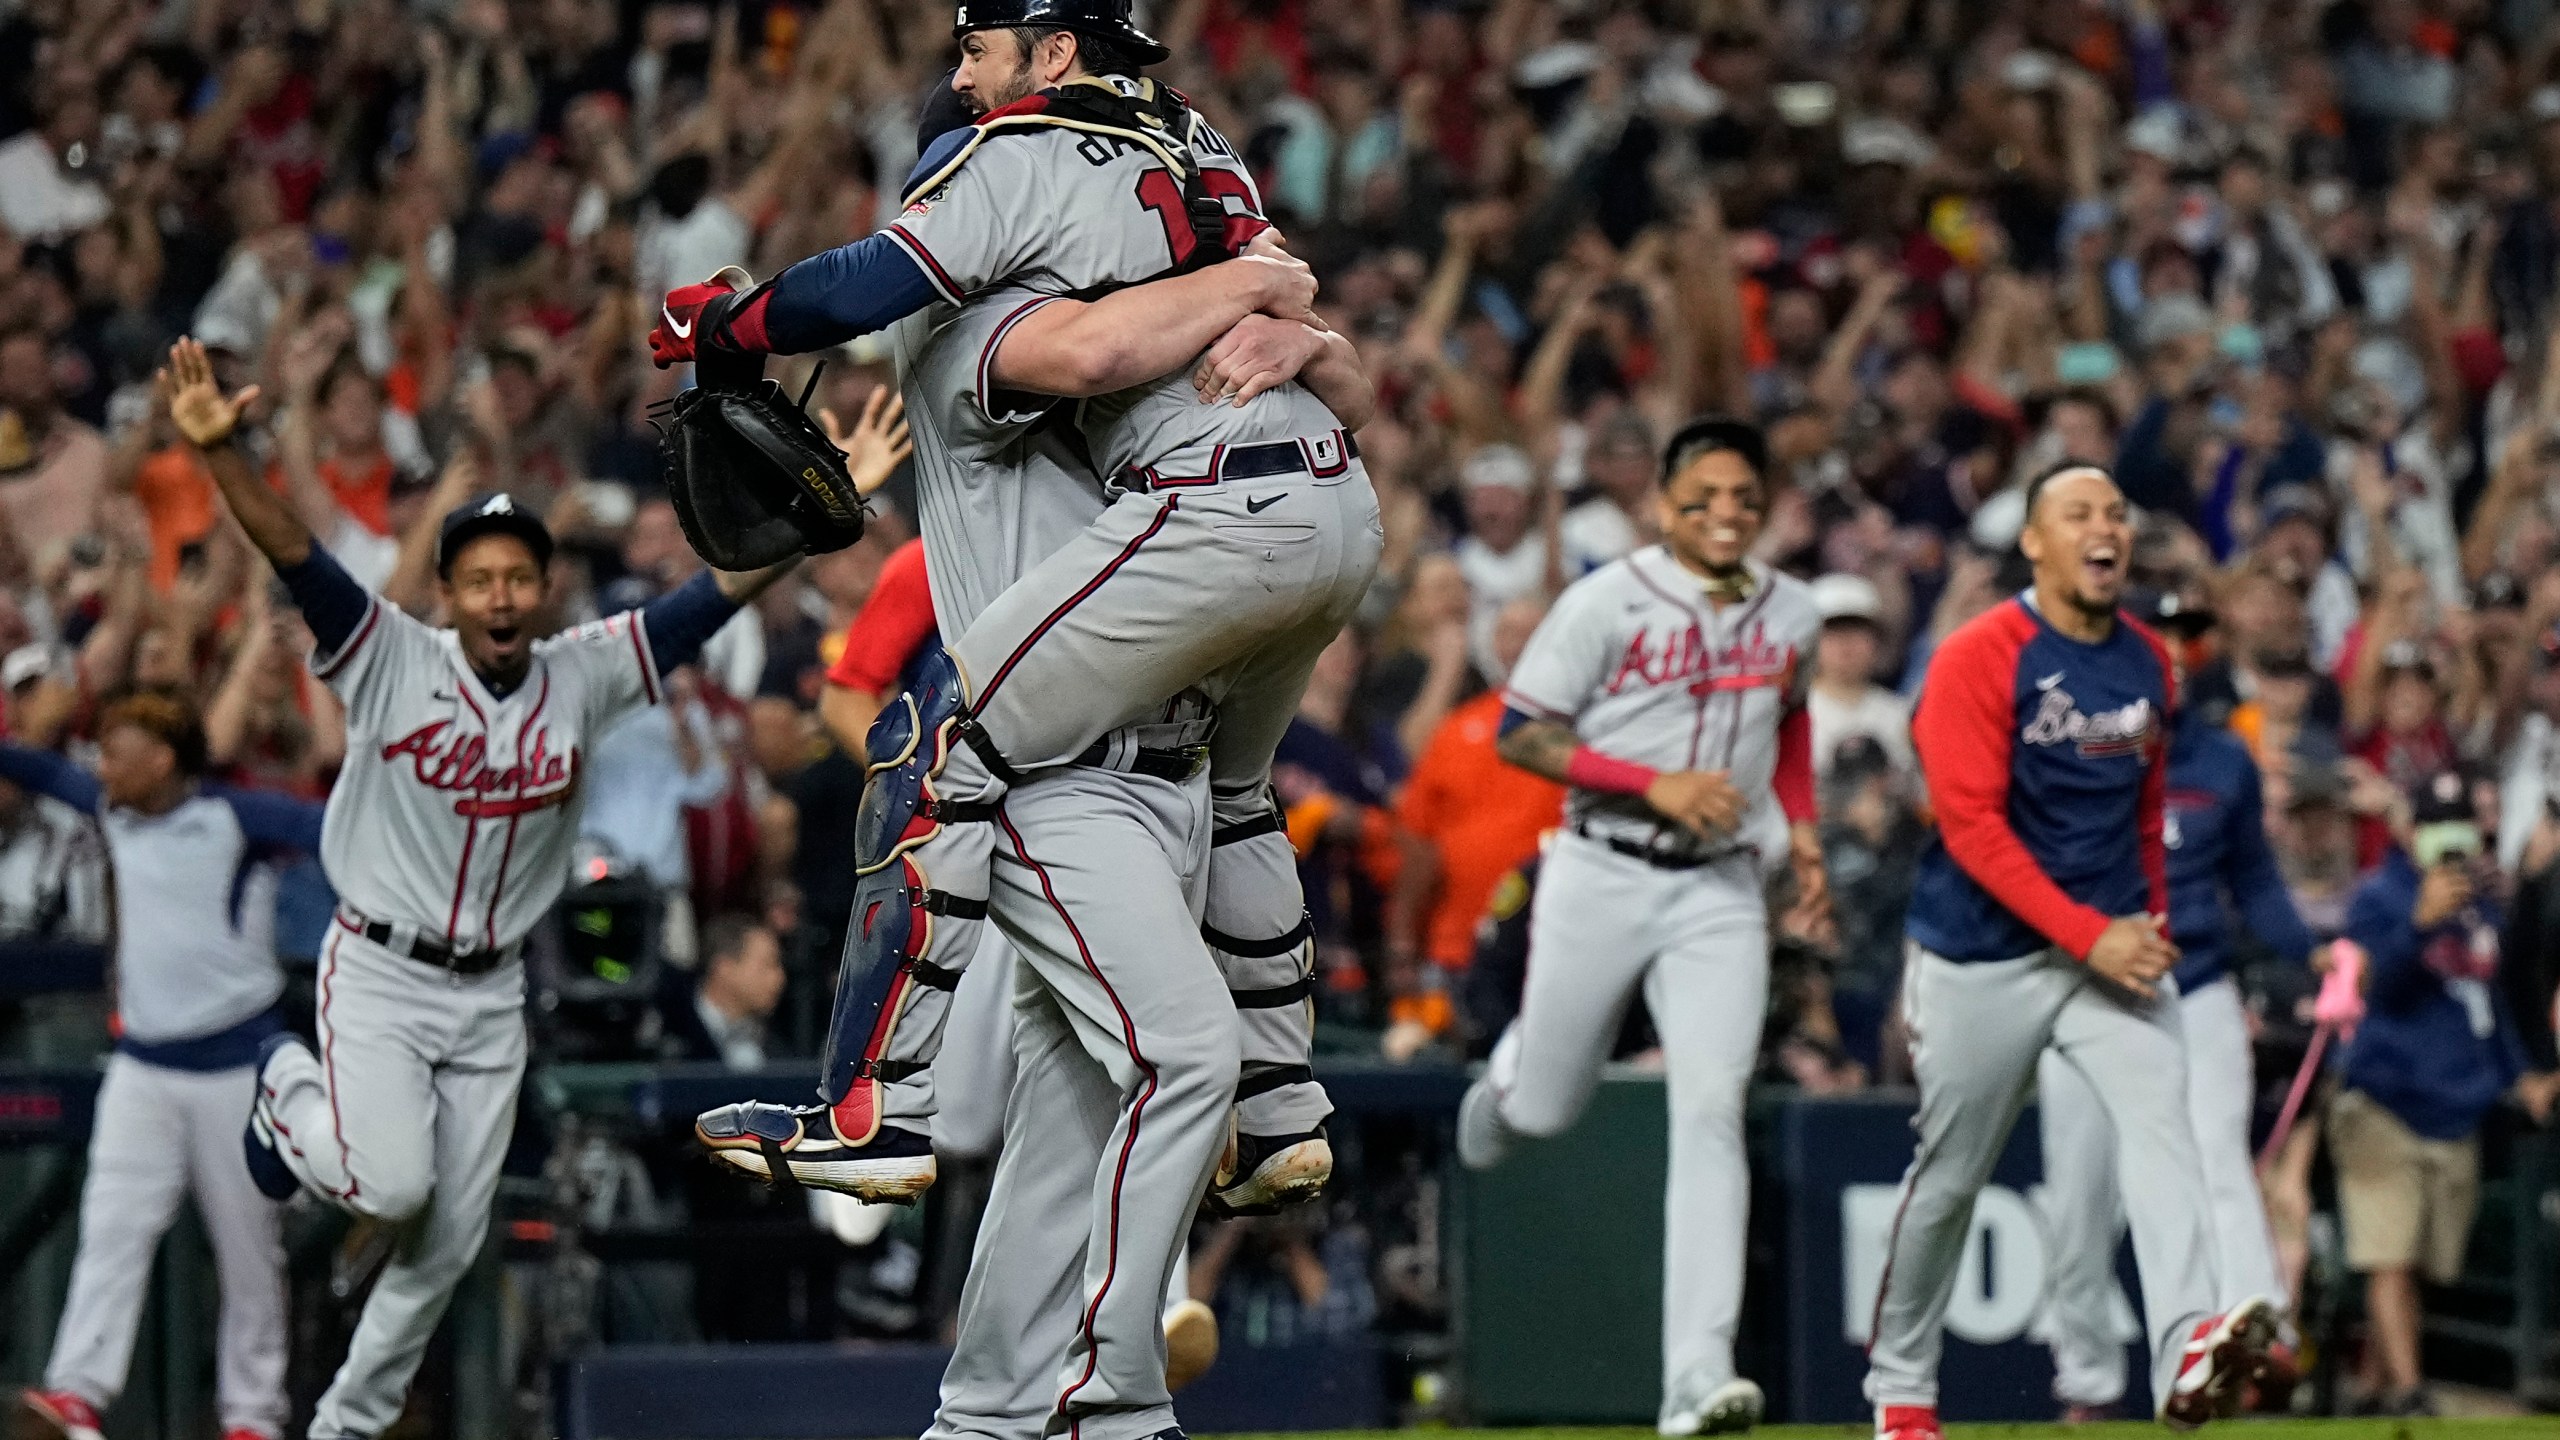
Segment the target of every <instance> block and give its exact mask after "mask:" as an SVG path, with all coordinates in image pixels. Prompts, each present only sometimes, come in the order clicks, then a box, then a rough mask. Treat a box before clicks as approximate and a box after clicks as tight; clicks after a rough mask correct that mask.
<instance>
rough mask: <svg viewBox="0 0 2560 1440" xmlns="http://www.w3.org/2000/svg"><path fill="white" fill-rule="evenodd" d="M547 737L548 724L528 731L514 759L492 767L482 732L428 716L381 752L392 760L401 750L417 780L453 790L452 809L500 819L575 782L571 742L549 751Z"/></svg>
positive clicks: (555, 800) (542, 805) (558, 796)
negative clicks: (566, 749)
mask: <svg viewBox="0 0 2560 1440" xmlns="http://www.w3.org/2000/svg"><path fill="white" fill-rule="evenodd" d="M550 741H551V729H550V727H549V726H544V727H543V728H541V729H539V730H536V731H534V732H533V734H532V736H531V737H530V738H529V739H527V740H526V742H525V743H524V745H523V747H522V749H521V753H519V754H518V755H517V757H516V763H514V764H513V765H509V766H507V767H506V768H504V769H495V768H492V767H491V766H490V765H489V763H488V755H489V739H488V737H487V736H485V735H482V734H479V733H478V732H476V731H461V730H456V729H454V728H453V722H452V721H451V720H430V721H428V722H427V723H426V724H424V725H421V726H419V727H418V728H417V729H415V730H412V731H410V732H409V733H408V734H406V735H403V736H401V737H400V738H399V739H397V740H394V741H392V742H391V743H390V744H388V745H385V746H383V747H382V758H383V759H385V760H396V759H399V758H400V757H401V756H404V755H405V756H407V757H408V759H409V766H410V773H411V774H413V775H415V776H416V777H417V780H418V783H419V784H421V785H424V786H426V787H427V788H428V789H430V790H449V791H452V792H454V794H455V796H456V798H455V800H454V802H453V813H454V814H456V815H466V816H469V817H470V818H472V819H474V820H503V819H506V818H507V817H509V816H511V815H526V814H530V813H532V812H534V811H536V810H547V809H550V808H551V807H552V806H554V805H558V804H561V803H563V802H565V801H566V800H567V799H568V798H569V792H570V791H572V790H574V789H575V788H577V775H578V752H577V749H576V747H574V746H573V747H571V748H570V750H569V752H568V753H567V754H566V755H554V754H552V753H551V748H550Z"/></svg>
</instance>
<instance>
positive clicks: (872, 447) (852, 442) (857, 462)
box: [818, 385, 916, 497]
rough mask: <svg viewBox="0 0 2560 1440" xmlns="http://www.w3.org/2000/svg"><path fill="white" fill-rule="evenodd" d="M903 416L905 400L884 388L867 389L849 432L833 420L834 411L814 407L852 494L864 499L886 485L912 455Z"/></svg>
mask: <svg viewBox="0 0 2560 1440" xmlns="http://www.w3.org/2000/svg"><path fill="white" fill-rule="evenodd" d="M906 417H907V397H906V396H904V395H901V394H899V393H898V392H897V391H896V390H894V389H892V388H890V387H889V386H886V385H875V386H873V387H872V388H871V396H870V398H869V399H867V400H864V401H863V402H862V418H860V419H859V420H856V421H855V422H854V424H853V428H852V429H850V430H847V429H845V428H844V426H843V425H842V424H841V423H839V422H838V421H837V420H836V412H835V411H833V410H830V409H828V408H826V407H825V406H823V405H822V406H820V407H818V420H819V423H821V424H823V425H825V426H826V427H827V440H828V442H829V443H830V444H832V445H834V446H835V447H836V448H837V449H839V450H841V451H843V452H844V468H845V469H846V470H847V471H848V472H850V473H851V474H852V476H853V489H854V493H855V494H857V495H862V496H866V497H867V496H869V495H870V494H871V492H872V491H874V490H877V489H879V488H880V487H881V486H883V485H886V484H888V483H889V475H890V473H891V472H892V471H895V470H896V469H897V468H898V467H899V466H900V465H902V464H904V463H905V462H906V458H907V457H908V456H910V455H913V454H914V453H916V447H915V442H914V441H913V440H911V439H909V438H908V437H907V418H906Z"/></svg>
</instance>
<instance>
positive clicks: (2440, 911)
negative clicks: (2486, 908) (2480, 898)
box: [2409, 865, 2471, 930]
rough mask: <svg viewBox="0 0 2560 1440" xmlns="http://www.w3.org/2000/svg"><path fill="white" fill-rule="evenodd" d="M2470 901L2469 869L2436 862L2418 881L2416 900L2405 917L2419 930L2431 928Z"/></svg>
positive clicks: (2441, 922)
mask: <svg viewBox="0 0 2560 1440" xmlns="http://www.w3.org/2000/svg"><path fill="white" fill-rule="evenodd" d="M2470 903H2471V872H2470V871H2468V870H2465V869H2463V868H2462V867H2461V866H2460V865H2437V866H2434V867H2432V868H2430V869H2429V870H2428V871H2427V873H2426V877H2425V878H2424V879H2421V880H2420V881H2419V882H2418V903H2417V905H2416V907H2415V908H2413V909H2412V910H2411V911H2410V912H2409V921H2410V923H2411V924H2414V925H2416V926H2417V927H2418V928H2419V929H2421V930H2432V929H2434V928H2435V927H2437V926H2438V925H2441V924H2443V923H2444V922H2445V921H2447V920H2450V919H2452V918H2453V914H2454V912H2455V911H2457V910H2460V909H2461V908H2462V907H2463V906H2465V905H2468V904H2470Z"/></svg>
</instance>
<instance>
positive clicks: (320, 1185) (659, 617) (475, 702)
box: [169, 340, 783, 1437]
mask: <svg viewBox="0 0 2560 1440" xmlns="http://www.w3.org/2000/svg"><path fill="white" fill-rule="evenodd" d="M169 370H170V376H171V378H172V380H173V381H174V384H175V390H174V395H173V399H172V402H171V410H172V413H173V415H174V417H175V419H176V421H177V424H178V428H179V430H180V431H181V432H182V433H184V434H185V435H186V437H187V439H188V440H189V441H190V442H192V443H193V444H194V445H195V446H196V447H197V448H198V449H199V450H200V451H202V452H203V454H204V457H205V460H206V463H207V465H208V467H209V468H210V469H211V471H212V473H213V477H214V480H215V482H216V484H217V485H218V486H219V488H220V489H221V491H222V495H223V499H224V500H225V501H226V502H227V503H228V504H229V506H230V507H231V513H232V514H233V516H234V517H236V518H237V519H238V520H239V522H240V525H241V528H242V529H243V530H245V531H247V532H248V535H249V539H250V540H251V541H252V542H253V543H254V544H256V545H257V547H258V549H259V550H260V551H261V552H263V553H264V554H265V555H266V557H267V559H268V561H269V563H271V564H272V565H274V566H275V570H276V574H277V576H278V577H279V578H281V579H282V580H283V581H284V583H285V586H286V588H287V589H288V590H290V591H291V592H292V594H293V598H294V600H295V603H297V604H298V605H300V606H301V608H302V613H303V617H304V619H305V620H306V621H307V622H308V623H309V624H310V626H311V630H312V633H313V635H314V636H316V637H317V639H318V642H319V644H318V649H317V650H316V651H315V653H314V656H313V667H312V668H313V673H314V674H316V675H317V676H318V677H319V678H320V679H321V680H322V681H323V682H325V683H326V684H328V685H329V687H330V688H331V689H332V690H334V691H335V692H336V693H337V695H338V696H339V698H340V699H341V700H342V701H343V702H344V703H345V705H346V710H347V759H346V764H345V767H344V768H343V769H342V770H341V771H340V772H339V775H338V780H337V784H336V785H335V786H334V787H333V788H332V789H331V790H330V793H329V803H328V809H327V814H326V818H325V820H324V822H323V824H322V827H321V834H320V856H321V864H322V865H323V867H324V868H325V869H326V870H327V872H328V875H329V882H330V884H331V886H332V887H333V888H335V889H336V891H337V893H338V897H339V901H340V904H339V909H338V914H337V918H336V921H335V923H334V924H332V926H331V927H330V931H329V938H328V941H327V943H326V945H325V946H324V948H323V950H322V952H321V957H320V975H319V986H318V992H317V999H318V1016H319V1035H320V1049H319V1053H318V1054H316V1055H315V1054H313V1053H312V1051H311V1049H310V1048H309V1047H307V1046H305V1045H304V1044H303V1043H302V1042H301V1041H300V1040H298V1039H295V1038H293V1037H291V1036H288V1035H277V1036H274V1037H271V1038H269V1039H268V1040H267V1041H266V1042H265V1043H264V1044H263V1045H262V1046H261V1047H260V1058H259V1076H258V1089H257V1097H256V1100H255V1103H254V1104H253V1105H252V1106H251V1107H250V1110H249V1118H248V1125H247V1137H246V1139H247V1149H248V1160H249V1169H250V1173H251V1175H252V1177H253V1178H255V1179H256V1180H257V1182H258V1184H259V1187H260V1188H261V1189H263V1190H265V1191H266V1192H267V1194H268V1195H270V1196H272V1197H274V1198H276V1199H283V1198H285V1197H287V1196H289V1195H291V1194H292V1193H293V1192H294V1190H295V1189H296V1188H302V1189H307V1190H310V1191H312V1192H313V1193H315V1194H317V1195H319V1196H321V1197H322V1198H324V1199H326V1200H329V1201H331V1202H333V1203H335V1204H337V1205H339V1206H340V1207H342V1208H344V1209H346V1210H347V1211H349V1212H350V1213H352V1214H354V1215H357V1216H359V1217H362V1218H364V1219H367V1220H373V1221H380V1222H386V1223H390V1224H395V1225H400V1226H402V1227H404V1233H403V1234H402V1236H401V1239H400V1243H399V1244H398V1245H397V1246H396V1247H395V1248H394V1250H393V1252H392V1258H391V1260H390V1263H389V1265H388V1266H387V1267H386V1268H385V1269H384V1271H383V1272H382V1275H381V1277H380V1278H379V1279H378V1280H377V1281H376V1282H375V1284H374V1287H373V1293H372V1294H371V1295H370V1296H369V1297H368V1298H367V1299H366V1301H365V1307H364V1314H363V1316H362V1318H361V1319H360V1320H359V1321H358V1322H357V1325H356V1333H355V1336H354V1338H353V1339H352V1340H351V1341H350V1342H349V1345H348V1349H347V1358H346V1362H345V1363H344V1364H343V1365H341V1366H340V1367H339V1370H338V1374H337V1377H336V1379H335V1380H334V1381H333V1382H332V1383H331V1385H330V1386H329V1389H328V1391H327V1393H326V1394H324V1395H322V1396H321V1397H320V1403H319V1408H318V1410H317V1411H316V1413H315V1414H314V1415H313V1418H312V1422H311V1433H313V1434H314V1435H323V1436H332V1437H335V1436H355V1437H369V1436H376V1435H380V1434H381V1433H382V1432H383V1431H384V1430H385V1429H387V1428H388V1427H389V1426H390V1424H391V1423H392V1421H393V1420H395V1419H397V1418H398V1417H399V1414H400V1409H401V1401H402V1397H403V1395H404V1393H405V1392H406V1391H407V1389H408V1384H409V1378H410V1376H411V1375H412V1374H413V1373H414V1372H415V1371H416V1369H417V1365H418V1359H419V1356H420V1355H421V1354H423V1353H424V1351H425V1349H426V1344H427V1339H428V1337H429V1335H430V1334H431V1333H432V1332H433V1331H434V1329H435V1324H436V1321H437V1319H438V1317H439V1316H441V1315H442V1314H443V1311H444V1307H445V1302H446V1301H447V1300H448V1299H450V1298H451V1296H452V1293H453V1286H454V1284H455V1282H457V1281H458V1280H460V1279H461V1277H462V1273H463V1271H464V1270H465V1269H467V1268H469V1266H470V1264H471V1262H472V1260H473V1258H474V1257H475V1256H477V1255H478V1254H479V1251H480V1245H481V1240H482V1236H483V1235H484V1233H485V1232H486V1231H487V1229H488V1225H489V1204H490V1200H491V1197H492V1196H493V1195H494V1194H495V1193H496V1189H497V1183H498V1166H499V1162H500V1161H501V1160H502V1159H503V1158H504V1156H505V1153H506V1145H507V1137H508V1134H509V1132H510V1130H511V1128H512V1121H513V1117H514V1113H515V1096H516V1087H517V1083H518V1081H519V1080H520V1079H521V1078H522V1076H523V1072H524V1060H525V1031H524V1013H523V1012H524V969H523V966H522V964H521V963H520V950H521V946H522V942H523V940H524V937H525V935H526V933H527V932H528V931H530V930H531V929H532V928H533V926H534V923H535V922H536V921H538V920H540V919H541V918H542V916H543V915H544V914H545V913H546V912H547V911H549V910H550V908H551V906H552V904H553V902H554V901H556V900H557V899H558V898H559V895H560V891H561V888H562V887H563V885H565V884H566V883H567V880H568V873H569V852H570V849H571V847H572V845H573V844H574V842H575V841H576V838H577V833H578V806H579V792H578V780H579V770H580V767H581V764H582V761H583V756H584V751H585V749H586V746H587V744H588V743H589V741H590V740H591V739H592V737H594V736H595V735H597V734H599V733H601V731H602V730H603V729H604V728H605V727H606V726H608V725H610V724H611V723H612V722H613V721H614V720H615V719H617V718H618V717H620V716H621V715H623V714H625V713H626V712H628V711H630V710H632V709H634V708H635V707H638V706H641V705H647V704H652V703H655V701H656V699H657V695H658V686H659V679H660V676H661V674H662V673H663V672H664V671H665V670H667V669H672V668H673V667H675V666H677V665H680V664H683V663H685V662H686V661H687V660H689V659H691V658H692V657H693V656H694V655H695V654H696V653H697V652H698V651H699V650H700V649H701V646H702V642H703V641H704V640H706V639H708V638H709V637H710V635H711V633H712V632H713V631H714V630H717V629H718V628H719V627H720V626H721V625H722V624H723V623H725V622H726V621H727V620H728V618H729V617H730V616H731V615H733V614H735V613H736V611H737V608H738V606H739V605H740V604H742V603H743V602H745V601H746V600H748V599H751V598H753V597H754V596H755V595H756V594H757V593H759V592H760V591H761V590H762V589H763V588H764V586H765V585H766V584H768V583H770V582H771V581H772V579H773V578H775V576H776V575H778V574H779V573H780V571H781V569H782V568H783V567H775V569H773V570H769V571H761V572H758V573H756V574H754V575H746V576H740V575H728V574H720V573H717V572H706V573H705V574H703V575H700V576H697V577H695V578H694V579H693V580H691V581H688V582H687V583H686V584H685V585H683V586H681V587H679V588H678V589H676V590H674V591H672V592H670V593H669V594H667V595H665V596H663V597H661V598H659V599H657V600H653V601H651V602H650V603H649V604H648V605H647V606H646V607H645V608H643V609H641V610H638V611H630V612H625V613H623V614H620V615H615V616H612V617H610V618H608V619H605V620H602V621H598V622H596V623H594V624H591V625H587V626H583V627H580V628H579V629H577V630H575V631H572V632H570V633H568V634H564V635H560V636H555V637H552V638H550V639H542V640H537V639H536V638H535V637H534V635H533V633H532V630H531V628H530V627H531V623H532V620H533V617H534V614H535V612H536V611H537V610H538V609H539V607H540V606H541V605H542V604H543V602H544V600H545V598H546V595H547V591H548V581H547V579H546V570H547V567H548V564H549V561H550V559H551V536H550V534H549V532H547V531H546V530H544V528H543V527H542V523H541V522H540V521H539V520H536V519H535V518H534V517H533V516H532V515H530V514H527V513H525V512H524V511H522V510H519V509H517V508H516V507H515V506H514V505H513V504H512V503H510V502H509V500H508V499H507V497H506V496H504V495H499V496H495V497H492V498H490V499H487V500H484V501H478V502H474V503H471V504H468V505H465V506H464V507H462V508H461V509H459V510H457V511H455V512H454V513H453V514H451V515H449V516H447V517H446V519H445V522H444V527H443V531H442V534H441V536H440V537H439V539H438V542H437V550H436V574H437V577H438V582H439V586H438V588H439V590H440V592H441V595H442V598H443V599H444V602H445V605H446V607H447V609H448V611H449V612H450V614H451V617H452V621H453V624H452V627H451V628H450V629H444V630H436V629H430V628H428V627H427V626H425V625H423V624H420V623H419V622H417V621H415V620H412V619H411V618H409V617H408V616H407V615H404V614H402V613H401V612H400V611H399V610H397V609H395V608H394V607H392V606H390V605H388V604H385V603H383V602H381V601H379V600H377V599H375V598H374V597H373V596H371V595H369V594H367V593H366V592H365V591H364V589H363V587H361V586H359V585H357V584H356V583H355V581H354V580H352V579H350V578H349V577H348V576H347V574H346V572H345V571H344V570H343V569H341V568H340V567H339V566H338V563H337V562H336V561H335V560H333V559H332V558H330V555H329V553H328V551H326V550H324V549H322V548H321V547H320V546H319V545H318V544H316V543H314V542H313V540H312V538H311V535H310V532H309V531H308V530H307V529H305V528H304V526H303V524H302V522H301V521H300V520H299V519H298V518H296V517H295V515H294V513H293V512H292V510H291V509H289V508H288V507H287V506H286V505H285V503H284V501H283V499H282V498H281V497H279V496H278V495H276V494H275V492H273V491H271V490H269V489H268V488H267V487H266V486H265V484H264V483H262V482H261V481H260V480H259V479H258V477H257V476H256V474H255V473H254V472H253V471H252V470H251V469H250V468H249V466H248V464H247V462H246V461H245V460H244V459H243V458H242V456H241V454H240V452H239V450H238V448H237V447H236V446H235V445H234V444H233V442H232V432H233V430H234V428H235V427H236V426H237V424H238V423H239V419H240V413H241V410H242V408H243V405H244V404H245V403H246V402H247V401H249V400H250V399H252V398H253V397H254V395H255V393H256V392H255V389H254V387H253V388H252V389H250V390H245V391H242V392H241V393H239V394H238V395H233V396H225V395H224V394H223V393H222V391H221V389H220V388H219V387H218V386H217V385H216V384H215V383H214V379H213V371H212V367H211V365H210V364H209V363H208V362H207V360H206V358H205V353H204V348H203V347H202V346H201V345H198V344H197V343H196V342H194V341H192V340H181V341H179V342H178V344H177V345H176V346H175V347H174V348H173V349H172V350H171V352H170V364H169ZM430 1201H432V1202H433V1203H432V1204H430V1203H429V1202H430Z"/></svg>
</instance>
